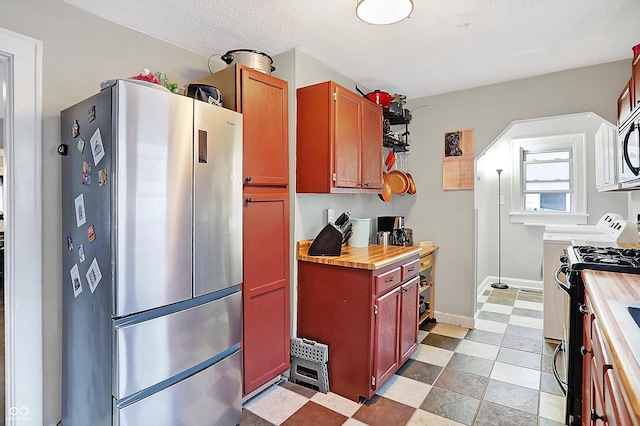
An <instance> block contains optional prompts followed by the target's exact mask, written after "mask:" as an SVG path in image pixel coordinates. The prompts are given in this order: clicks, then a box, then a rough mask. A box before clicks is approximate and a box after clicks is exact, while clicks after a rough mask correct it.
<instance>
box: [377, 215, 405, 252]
mask: <svg viewBox="0 0 640 426" xmlns="http://www.w3.org/2000/svg"><path fill="white" fill-rule="evenodd" d="M383 232H389V234H388V235H389V238H390V240H389V241H388V244H390V245H392V246H408V245H410V241H409V238H408V236H407V232H406V231H405V229H404V216H378V235H379V236H380V235H381V233H383Z"/></svg>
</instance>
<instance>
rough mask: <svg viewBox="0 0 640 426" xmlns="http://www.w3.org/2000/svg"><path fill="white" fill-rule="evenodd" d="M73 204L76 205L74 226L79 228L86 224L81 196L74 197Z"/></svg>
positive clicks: (82, 197)
mask: <svg viewBox="0 0 640 426" xmlns="http://www.w3.org/2000/svg"><path fill="white" fill-rule="evenodd" d="M75 204H76V226H77V227H78V228H80V227H81V226H82V225H84V224H85V223H87V218H86V217H85V212H84V196H83V195H82V194H80V195H78V196H77V197H76V199H75Z"/></svg>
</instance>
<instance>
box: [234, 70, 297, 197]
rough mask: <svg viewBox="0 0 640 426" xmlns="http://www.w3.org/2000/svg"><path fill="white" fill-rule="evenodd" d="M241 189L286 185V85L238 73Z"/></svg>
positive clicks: (254, 74) (250, 73)
mask: <svg viewBox="0 0 640 426" xmlns="http://www.w3.org/2000/svg"><path fill="white" fill-rule="evenodd" d="M241 76H242V84H241V94H242V104H241V110H240V112H242V116H243V120H244V126H243V132H244V136H243V138H244V141H245V145H244V148H245V149H244V151H243V155H242V157H243V177H244V181H245V185H285V186H286V185H288V184H289V148H288V146H289V142H288V140H289V138H288V134H289V133H288V132H289V129H288V109H287V108H288V107H287V105H288V103H287V82H286V81H283V80H280V79H278V78H275V77H272V76H270V75H266V74H264V73H261V72H258V71H254V70H251V69H247V68H243V69H242V70H241Z"/></svg>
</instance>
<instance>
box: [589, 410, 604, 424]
mask: <svg viewBox="0 0 640 426" xmlns="http://www.w3.org/2000/svg"><path fill="white" fill-rule="evenodd" d="M590 417H591V421H592V422H595V421H597V420H603V421H604V417H603V416H601V415H599V414H598V413H596V410H593V409H592V410H591V416H590Z"/></svg>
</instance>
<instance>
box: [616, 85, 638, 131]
mask: <svg viewBox="0 0 640 426" xmlns="http://www.w3.org/2000/svg"><path fill="white" fill-rule="evenodd" d="M639 77H640V76H639ZM632 84H633V79H631V80H629V82H628V83H627V84H626V85H625V86H624V89H622V93H620V96H618V126H620V125H621V124H622V123H624V121H625V119H626V118H627V117H629V115H630V114H631V111H633V99H632V97H633V96H632V93H631V90H632Z"/></svg>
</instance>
